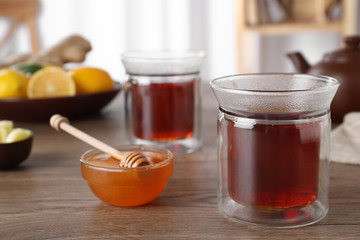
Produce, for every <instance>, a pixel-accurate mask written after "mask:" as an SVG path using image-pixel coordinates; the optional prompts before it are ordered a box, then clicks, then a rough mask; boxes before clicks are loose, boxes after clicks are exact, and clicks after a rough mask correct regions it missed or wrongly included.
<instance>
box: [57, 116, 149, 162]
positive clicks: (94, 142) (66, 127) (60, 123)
mask: <svg viewBox="0 0 360 240" xmlns="http://www.w3.org/2000/svg"><path fill="white" fill-rule="evenodd" d="M50 125H51V127H53V128H54V129H56V130H57V131H64V132H66V133H68V134H70V135H72V136H74V137H76V138H77V139H80V140H81V141H83V142H85V143H87V144H89V145H91V146H93V147H95V148H97V149H99V150H101V151H103V152H105V153H108V154H109V155H110V156H112V157H113V158H116V159H118V160H120V166H122V167H128V168H135V167H138V166H144V165H149V161H148V160H147V159H146V158H145V156H143V155H142V154H140V153H136V152H128V153H122V152H120V151H119V150H117V149H115V148H113V147H111V146H109V145H107V144H106V143H104V142H102V141H100V140H98V139H96V138H94V137H92V136H90V135H88V134H87V133H85V132H83V131H81V130H79V129H77V128H75V127H73V126H72V125H70V122H69V120H68V119H67V118H66V117H63V116H61V115H59V114H55V115H53V116H52V117H51V118H50Z"/></svg>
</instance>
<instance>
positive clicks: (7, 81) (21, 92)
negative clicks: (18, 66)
mask: <svg viewBox="0 0 360 240" xmlns="http://www.w3.org/2000/svg"><path fill="white" fill-rule="evenodd" d="M27 84H28V79H27V77H26V75H25V74H23V73H21V72H18V71H15V70H12V69H4V70H1V71H0V98H26V88H27Z"/></svg>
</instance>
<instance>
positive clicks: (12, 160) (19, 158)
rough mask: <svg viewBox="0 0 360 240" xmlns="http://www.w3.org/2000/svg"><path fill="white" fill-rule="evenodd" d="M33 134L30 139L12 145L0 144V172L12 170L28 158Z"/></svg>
mask: <svg viewBox="0 0 360 240" xmlns="http://www.w3.org/2000/svg"><path fill="white" fill-rule="evenodd" d="M33 136H34V134H32V135H31V137H29V138H27V139H25V140H22V141H18V142H13V143H1V144H0V170H7V169H12V168H15V167H16V166H18V165H19V164H20V163H22V162H23V161H25V159H27V158H28V156H29V155H30V152H31V146H32V141H33Z"/></svg>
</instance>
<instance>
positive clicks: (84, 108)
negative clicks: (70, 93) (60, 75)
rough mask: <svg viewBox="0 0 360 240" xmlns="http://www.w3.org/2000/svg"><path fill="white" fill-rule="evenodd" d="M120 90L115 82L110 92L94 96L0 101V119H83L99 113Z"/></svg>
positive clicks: (23, 120)
mask: <svg viewBox="0 0 360 240" xmlns="http://www.w3.org/2000/svg"><path fill="white" fill-rule="evenodd" d="M120 90H121V86H120V83H117V82H116V83H115V86H114V88H113V89H112V90H110V91H106V92H100V93H95V94H84V95H77V96H74V97H58V98H42V99H0V119H11V120H13V121H22V122H34V121H49V118H50V117H51V116H52V115H53V114H55V113H58V114H61V115H64V116H66V117H67V118H69V119H75V118H83V117H87V116H89V115H92V114H95V113H98V112H100V110H101V109H102V108H103V107H105V106H106V105H107V104H108V103H110V102H111V100H113V99H114V98H115V96H116V95H117V94H118V93H119V92H120Z"/></svg>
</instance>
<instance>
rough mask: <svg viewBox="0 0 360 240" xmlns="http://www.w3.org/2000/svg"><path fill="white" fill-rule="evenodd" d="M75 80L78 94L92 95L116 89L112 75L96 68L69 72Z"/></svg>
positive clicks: (84, 68)
mask: <svg viewBox="0 0 360 240" xmlns="http://www.w3.org/2000/svg"><path fill="white" fill-rule="evenodd" d="M68 75H69V76H70V77H71V78H72V79H73V80H74V83H75V86H76V94H92V93H99V92H105V91H109V90H111V89H113V88H114V81H113V80H112V78H111V77H110V75H109V74H108V73H107V72H106V71H104V70H102V69H100V68H95V67H78V68H74V69H71V70H69V71H68Z"/></svg>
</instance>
